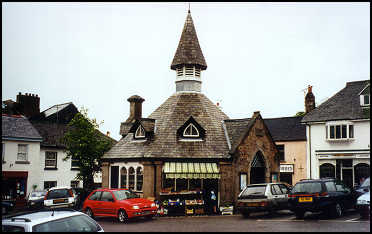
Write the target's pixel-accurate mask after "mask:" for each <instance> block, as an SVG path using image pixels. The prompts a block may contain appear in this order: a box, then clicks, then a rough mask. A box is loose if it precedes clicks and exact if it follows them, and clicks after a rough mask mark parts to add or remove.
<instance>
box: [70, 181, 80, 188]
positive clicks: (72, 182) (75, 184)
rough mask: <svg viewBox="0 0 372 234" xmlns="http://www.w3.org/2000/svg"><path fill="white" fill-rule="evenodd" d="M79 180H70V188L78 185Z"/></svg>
mask: <svg viewBox="0 0 372 234" xmlns="http://www.w3.org/2000/svg"><path fill="white" fill-rule="evenodd" d="M79 182H80V181H78V180H71V188H77V187H79Z"/></svg>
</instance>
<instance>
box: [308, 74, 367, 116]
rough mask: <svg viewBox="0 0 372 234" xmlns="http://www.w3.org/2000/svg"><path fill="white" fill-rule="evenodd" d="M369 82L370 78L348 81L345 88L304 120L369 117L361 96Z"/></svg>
mask: <svg viewBox="0 0 372 234" xmlns="http://www.w3.org/2000/svg"><path fill="white" fill-rule="evenodd" d="M369 83H370V80H362V81H354V82H347V83H346V87H345V88H343V89H342V90H340V91H339V92H337V93H336V94H335V95H333V96H332V97H331V98H329V99H328V100H327V101H325V102H324V103H322V104H321V105H320V106H318V107H316V108H315V109H314V110H312V111H311V112H309V113H307V114H306V115H305V116H304V117H303V119H302V122H304V123H305V122H318V121H330V120H353V119H369V118H370V113H369V108H368V109H363V108H362V107H361V106H360V98H359V93H360V92H361V91H362V90H363V89H364V88H365V87H366V86H367V85H368V84H369ZM368 89H370V88H369V87H368Z"/></svg>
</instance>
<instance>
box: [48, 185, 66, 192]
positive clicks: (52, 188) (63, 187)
mask: <svg viewBox="0 0 372 234" xmlns="http://www.w3.org/2000/svg"><path fill="white" fill-rule="evenodd" d="M54 189H71V187H67V186H62V187H51V188H50V189H49V191H50V190H54Z"/></svg>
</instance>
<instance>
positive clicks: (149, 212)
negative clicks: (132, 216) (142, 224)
mask: <svg viewBox="0 0 372 234" xmlns="http://www.w3.org/2000/svg"><path fill="white" fill-rule="evenodd" d="M151 213H152V212H151V210H145V211H144V212H143V214H144V215H147V214H151Z"/></svg>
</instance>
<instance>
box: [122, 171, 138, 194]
mask: <svg viewBox="0 0 372 234" xmlns="http://www.w3.org/2000/svg"><path fill="white" fill-rule="evenodd" d="M142 185H143V168H142V167H141V166H137V167H136V166H131V167H129V168H126V167H122V168H121V170H120V188H126V189H130V190H133V191H137V192H139V191H142V187H143V186H142Z"/></svg>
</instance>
